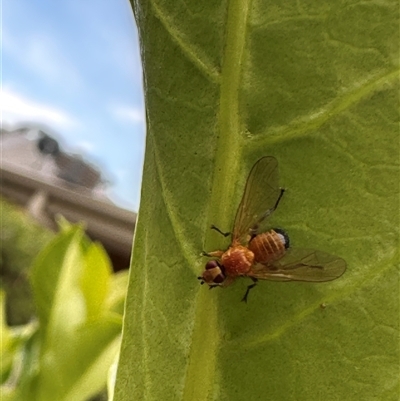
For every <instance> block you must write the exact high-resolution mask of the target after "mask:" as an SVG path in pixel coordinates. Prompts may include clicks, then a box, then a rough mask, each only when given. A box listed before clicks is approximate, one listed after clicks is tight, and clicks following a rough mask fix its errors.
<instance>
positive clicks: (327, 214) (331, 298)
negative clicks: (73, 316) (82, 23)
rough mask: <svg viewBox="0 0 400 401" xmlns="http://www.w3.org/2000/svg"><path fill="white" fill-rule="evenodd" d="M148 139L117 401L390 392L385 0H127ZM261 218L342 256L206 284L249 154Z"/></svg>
mask: <svg viewBox="0 0 400 401" xmlns="http://www.w3.org/2000/svg"><path fill="white" fill-rule="evenodd" d="M133 8H134V13H135V17H136V21H137V23H138V26H139V33H140V40H141V51H142V60H143V68H144V83H145V95H146V109H147V129H148V132H147V144H146V156H145V165H144V173H143V188H142V199H141V206H140V211H139V218H138V222H137V226H136V233H135V241H134V253H133V259H132V269H131V276H130V283H129V290H128V297H127V303H126V314H125V320H124V330H123V342H122V348H121V357H120V364H119V368H118V374H117V381H116V389H115V397H114V399H115V400H116V401H126V400H132V399H142V400H160V399H162V400H196V401H197V400H222V401H223V400H266V399H270V400H274V401H280V400H282V401H290V400H307V401H308V400H321V399H323V400H354V399H362V400H371V401H372V400H377V401H378V400H397V399H398V397H399V375H398V372H399V341H398V338H399V337H398V336H399V316H400V314H399V312H400V311H399V303H398V299H399V165H400V160H399V136H398V120H399V114H398V106H399V99H398V89H399V87H398V73H399V68H398V67H399V66H398V60H399V57H398V43H399V31H398V22H399V21H398V4H397V2H394V1H385V2H379V3H378V2H361V3H360V2H352V1H339V2H311V1H305V2H294V1H285V2H283V1H269V2H265V1H252V2H249V1H243V0H232V1H229V2H226V1H225V2H214V1H208V2H207V1H202V2H199V1H192V0H189V1H185V2H176V1H170V0H165V1H163V0H152V1H139V0H138V1H135V2H134V3H133ZM266 155H271V156H274V157H276V158H277V160H278V161H279V168H280V177H281V178H280V181H281V185H282V186H283V187H285V188H286V189H287V191H286V193H285V195H284V198H283V200H282V202H281V204H280V205H279V208H278V210H277V211H276V212H275V213H274V215H273V217H272V219H271V221H270V223H271V226H272V227H282V228H285V230H286V231H287V232H288V233H289V235H290V238H291V243H292V245H293V247H304V248H315V249H318V250H321V251H323V252H328V253H331V254H334V255H338V256H340V257H342V258H344V259H345V260H346V262H347V264H348V269H347V272H346V273H345V274H344V276H342V277H341V278H340V279H338V280H336V281H333V282H330V283H321V284H309V283H270V282H261V283H259V285H258V286H257V287H256V289H254V290H253V291H252V292H251V293H250V297H249V303H248V304H244V303H241V302H240V299H241V297H242V296H243V294H244V292H245V288H246V286H247V285H248V284H249V283H247V281H246V280H238V281H237V282H236V283H235V284H234V285H232V286H230V287H228V288H225V289H214V290H213V291H208V290H207V288H205V287H204V286H200V285H199V283H198V280H197V279H196V277H197V276H198V275H199V274H201V272H202V269H203V266H204V263H205V261H206V260H205V258H202V257H200V253H201V251H202V250H207V251H211V250H214V249H221V248H222V249H226V247H227V246H228V245H229V240H228V239H225V238H224V237H222V236H220V235H218V233H216V232H214V231H211V230H209V227H210V225H211V224H215V225H216V226H218V227H219V228H221V230H223V231H229V230H231V229H232V224H233V220H234V216H235V213H236V209H237V206H238V204H239V202H240V198H241V195H242V192H243V189H244V184H245V179H246V177H247V175H248V173H249V171H250V168H251V166H252V165H253V164H254V162H255V161H256V160H258V159H259V158H260V157H262V156H266Z"/></svg>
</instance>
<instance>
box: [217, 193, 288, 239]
mask: <svg viewBox="0 0 400 401" xmlns="http://www.w3.org/2000/svg"><path fill="white" fill-rule="evenodd" d="M285 191H286V189H285V188H281V192H280V194H279V196H278V199H277V200H276V202H275V205H274V207H273V208H271V209H268V210H267V211H266V212H265V213H264V214H263V215H262V216H261V217H260V218H259V219H258V220H257V222H256V224H254V226H253V227H251V228H250V230H249V234H250V237H251V238H250V241H251V240H252V239H253V238H254V237H255V236H256V235H257V234H258V229H259V225H260V223H261V222H262V221H263V220H265V219H266V218H267V217H269V216H271V214H272V213H273V212H274V211H275V210H276V209H277V207H278V205H279V202H280V201H281V199H282V196H283V194H284V193H285ZM222 234H223V233H222Z"/></svg>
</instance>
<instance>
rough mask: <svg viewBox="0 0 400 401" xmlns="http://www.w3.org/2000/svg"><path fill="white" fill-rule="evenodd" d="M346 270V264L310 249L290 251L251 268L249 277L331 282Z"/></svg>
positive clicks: (336, 258)
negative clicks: (270, 261) (272, 260)
mask: <svg viewBox="0 0 400 401" xmlns="http://www.w3.org/2000/svg"><path fill="white" fill-rule="evenodd" d="M345 270H346V262H345V261H344V260H343V259H341V258H339V257H337V256H334V255H329V254H328V253H325V252H321V251H315V250H311V249H291V250H289V251H288V252H287V253H286V254H285V256H283V257H282V258H281V259H279V260H278V261H276V262H273V263H271V264H269V265H263V264H261V263H258V264H256V265H255V266H253V267H252V270H251V272H250V274H249V276H251V277H254V278H257V279H261V280H274V281H310V282H318V281H319V282H321V281H331V280H335V279H336V278H338V277H340V276H341V275H342V274H343V273H344V272H345Z"/></svg>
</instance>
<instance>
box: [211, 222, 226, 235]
mask: <svg viewBox="0 0 400 401" xmlns="http://www.w3.org/2000/svg"><path fill="white" fill-rule="evenodd" d="M210 228H211V230H215V231H217V232H219V233H220V234H222V235H223V236H224V237H227V236H228V235H231V233H224V232H223V231H221V230H220V229H219V228H218V227H216V226H214V224H212V225H211V227H210Z"/></svg>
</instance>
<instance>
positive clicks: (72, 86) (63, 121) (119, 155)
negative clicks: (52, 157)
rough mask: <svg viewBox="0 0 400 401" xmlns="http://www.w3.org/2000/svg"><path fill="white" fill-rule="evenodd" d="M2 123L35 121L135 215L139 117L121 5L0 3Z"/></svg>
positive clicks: (126, 7) (133, 57)
mask: <svg viewBox="0 0 400 401" xmlns="http://www.w3.org/2000/svg"><path fill="white" fill-rule="evenodd" d="M1 3H2V38H1V42H2V77H1V78H2V99H1V102H2V117H3V123H4V125H5V126H7V125H11V127H12V125H15V124H18V123H19V122H23V121H30V122H34V123H42V124H45V125H46V126H48V127H49V128H50V129H51V130H52V131H53V132H55V133H56V134H57V138H58V139H60V142H61V145H62V146H63V148H64V149H65V150H66V151H68V152H72V153H80V154H83V155H85V157H86V158H87V160H89V161H90V162H92V163H93V164H95V165H97V166H99V167H101V168H102V172H103V174H104V176H105V178H106V179H108V180H110V181H111V182H112V186H111V187H110V192H109V195H110V198H111V199H112V200H113V201H114V202H116V204H118V205H119V206H122V207H126V208H128V209H131V210H137V208H138V204H139V194H140V182H141V174H142V164H143V157H144V140H145V117H144V116H145V113H144V105H143V89H142V72H141V64H140V54H139V49H138V38H137V31H136V26H135V21H134V18H133V13H132V11H131V8H130V4H129V1H128V0H112V1H111V0H96V1H94V0H68V1H57V2H56V1H54V0H35V1H32V0H2V2H1Z"/></svg>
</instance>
